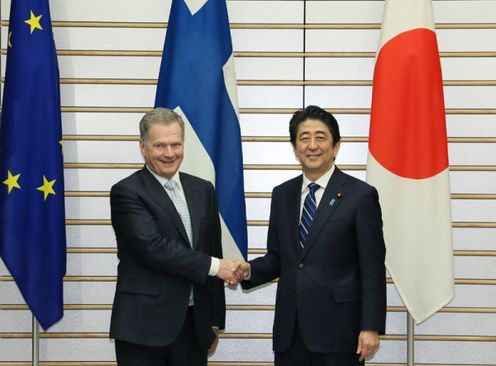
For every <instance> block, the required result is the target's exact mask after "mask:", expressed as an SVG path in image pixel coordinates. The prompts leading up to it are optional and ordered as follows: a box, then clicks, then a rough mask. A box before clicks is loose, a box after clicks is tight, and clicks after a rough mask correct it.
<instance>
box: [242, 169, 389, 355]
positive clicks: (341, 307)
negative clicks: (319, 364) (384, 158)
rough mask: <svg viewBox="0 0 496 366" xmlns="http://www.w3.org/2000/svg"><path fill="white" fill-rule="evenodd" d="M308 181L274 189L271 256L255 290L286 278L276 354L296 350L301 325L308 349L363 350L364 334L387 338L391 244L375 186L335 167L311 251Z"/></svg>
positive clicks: (255, 267) (279, 301)
mask: <svg viewBox="0 0 496 366" xmlns="http://www.w3.org/2000/svg"><path fill="white" fill-rule="evenodd" d="M302 181H303V180H302V176H301V175H300V176H298V177H296V178H294V179H291V180H289V181H287V182H285V183H283V184H281V185H279V186H277V187H275V188H274V190H273V192H272V203H271V211H270V222H269V231H268V238H267V254H266V255H265V256H263V257H260V258H257V259H255V260H253V261H251V262H250V264H251V277H250V280H249V281H244V282H243V283H242V285H243V287H244V288H251V287H254V286H258V285H260V284H263V283H266V282H268V281H271V280H274V279H275V278H278V277H279V282H278V287H277V294H276V310H275V319H274V337H273V343H274V350H275V351H276V352H285V351H287V350H288V348H289V346H290V343H291V338H292V335H293V329H294V325H295V324H296V321H298V325H299V328H300V333H301V335H302V338H303V341H304V343H305V345H306V347H307V348H308V349H310V350H311V351H313V352H319V353H332V352H355V351H356V348H357V343H358V335H359V333H360V331H361V330H375V331H378V332H379V333H381V334H383V333H384V331H385V319H386V280H385V279H386V277H385V276H386V275H385V265H384V260H385V245H384V239H383V233H382V217H381V209H380V206H379V200H378V194H377V191H376V190H375V188H373V187H372V186H370V185H368V184H367V183H365V182H363V181H361V180H358V179H356V178H354V177H352V176H350V175H348V174H345V173H343V172H341V171H340V170H339V169H337V168H336V169H335V171H334V173H333V174H332V176H331V178H330V180H329V183H328V185H327V187H326V189H325V192H324V195H323V197H322V200H321V201H320V204H319V206H318V209H317V213H316V217H315V218H314V222H313V224H312V226H311V229H310V233H309V237H308V239H307V243H306V245H305V248H304V249H301V248H300V246H299V239H298V228H299V218H300V199H301V189H302Z"/></svg>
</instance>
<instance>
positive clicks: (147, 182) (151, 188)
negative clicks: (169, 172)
mask: <svg viewBox="0 0 496 366" xmlns="http://www.w3.org/2000/svg"><path fill="white" fill-rule="evenodd" d="M141 173H142V174H141V176H142V178H143V185H144V186H145V192H147V194H148V195H149V196H150V197H151V198H152V199H153V200H154V201H155V202H157V204H158V205H159V206H160V207H161V208H162V209H163V210H164V211H165V213H166V214H167V216H169V217H170V219H171V220H172V222H173V223H174V225H175V226H176V227H177V229H178V230H179V232H180V234H181V236H182V237H183V239H184V240H186V242H187V243H189V239H188V235H187V234H186V229H185V228H184V225H183V222H182V220H181V217H180V216H179V214H178V213H177V210H176V207H175V206H174V203H172V200H171V199H170V197H169V195H168V194H167V192H165V188H164V187H162V186H161V185H160V183H159V181H158V180H157V179H156V178H155V177H154V176H153V175H152V173H150V171H149V170H148V168H147V167H144V168H143V169H142V170H141ZM181 182H182V180H181Z"/></svg>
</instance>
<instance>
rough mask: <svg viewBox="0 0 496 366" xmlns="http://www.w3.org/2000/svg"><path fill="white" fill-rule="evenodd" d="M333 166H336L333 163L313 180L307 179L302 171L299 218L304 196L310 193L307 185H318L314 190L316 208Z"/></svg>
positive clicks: (332, 171)
mask: <svg viewBox="0 0 496 366" xmlns="http://www.w3.org/2000/svg"><path fill="white" fill-rule="evenodd" d="M335 168H336V166H335V165H334V164H333V165H332V166H331V169H329V170H328V171H327V172H326V173H325V174H324V175H323V176H321V177H320V178H319V179H317V180H316V181H315V182H313V181H311V180H310V179H308V178H307V177H306V175H305V173H303V183H302V184H301V200H300V220H301V214H302V212H303V203H304V202H305V198H307V196H308V194H309V193H310V190H309V189H308V185H309V184H310V183H317V184H318V185H319V186H320V187H319V189H317V190H316V191H315V201H316V205H317V208H318V207H319V203H320V200H321V199H322V196H323V195H324V191H325V189H326V187H327V183H329V179H331V176H332V173H334V169H335Z"/></svg>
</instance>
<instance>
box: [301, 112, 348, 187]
mask: <svg viewBox="0 0 496 366" xmlns="http://www.w3.org/2000/svg"><path fill="white" fill-rule="evenodd" d="M339 147H340V143H339V142H338V143H336V144H334V140H333V138H332V135H331V132H330V131H329V128H328V127H327V125H326V124H325V123H323V122H321V121H319V120H317V119H306V120H305V121H303V122H301V123H300V124H299V125H298V130H297V132H296V141H295V145H294V152H295V155H296V157H297V158H298V160H299V161H300V163H301V165H302V168H303V172H304V173H305V176H306V177H307V178H308V179H310V180H312V181H316V180H317V179H319V178H320V177H321V176H322V175H324V174H325V173H326V172H327V171H328V170H329V169H330V168H331V167H332V164H333V163H334V159H335V158H336V155H337V154H338V151H339Z"/></svg>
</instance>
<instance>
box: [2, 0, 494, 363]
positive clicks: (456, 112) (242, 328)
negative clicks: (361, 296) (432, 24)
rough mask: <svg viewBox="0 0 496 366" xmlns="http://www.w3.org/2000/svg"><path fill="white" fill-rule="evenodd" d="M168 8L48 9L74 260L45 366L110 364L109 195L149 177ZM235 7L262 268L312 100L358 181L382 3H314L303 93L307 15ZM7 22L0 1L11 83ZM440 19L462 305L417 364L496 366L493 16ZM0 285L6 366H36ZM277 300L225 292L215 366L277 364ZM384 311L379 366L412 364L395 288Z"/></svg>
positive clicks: (26, 321) (55, 2) (442, 316)
mask: <svg viewBox="0 0 496 366" xmlns="http://www.w3.org/2000/svg"><path fill="white" fill-rule="evenodd" d="M169 6H170V0H169V1H167V0H143V1H136V0H106V1H99V0H71V1H69V0H51V9H52V18H53V20H54V21H55V23H54V32H55V41H56V44H57V48H58V50H59V55H60V56H59V64H60V69H61V77H62V104H63V129H64V135H65V144H64V156H65V161H66V171H65V174H66V191H67V192H66V196H67V199H66V210H67V214H66V216H67V219H68V226H67V234H68V246H69V249H68V269H67V279H66V282H65V303H66V312H65V316H64V318H63V320H62V321H61V322H60V323H59V324H57V325H56V326H54V327H52V328H51V329H50V331H49V332H48V333H47V334H44V335H43V336H44V338H43V339H42V341H41V358H42V360H46V361H72V362H73V363H69V364H66V363H64V365H80V363H77V361H93V363H90V364H89V365H104V363H102V362H103V361H108V362H111V361H114V353H113V344H112V343H111V342H110V341H109V340H108V339H107V330H108V324H109V315H110V307H111V302H112V298H113V292H114V286H115V277H114V276H115V274H116V264H117V259H116V255H115V238H114V235H113V232H112V229H111V227H110V225H109V224H110V223H109V218H110V209H109V204H108V190H109V188H110V186H111V185H112V184H113V183H115V182H116V181H117V180H119V179H121V178H122V177H124V176H127V175H129V174H130V173H131V172H132V171H134V170H136V169H137V168H138V167H139V166H140V164H141V163H142V160H141V157H140V154H139V150H138V145H137V142H136V139H137V136H136V135H137V133H138V128H137V122H138V120H139V118H140V116H141V115H142V113H143V111H145V110H146V109H147V108H150V107H151V106H152V105H153V101H154V93H155V82H156V77H157V75H158V68H159V64H160V57H161V52H162V47H163V41H164V36H165V22H166V21H167V18H168V9H169ZM228 7H229V15H230V20H231V23H232V36H233V43H234V50H235V56H236V58H235V61H236V68H237V76H238V80H239V81H238V93H239V103H240V108H241V122H240V123H241V129H242V134H243V138H244V142H243V150H244V161H245V164H246V167H245V189H246V197H247V201H246V202H247V210H248V212H247V216H248V220H249V221H248V224H249V229H248V230H249V246H250V257H255V256H257V255H260V254H261V253H263V250H264V248H265V236H266V231H267V227H266V220H267V219H268V211H269V201H270V195H269V193H270V191H271V189H272V187H273V186H274V185H276V184H278V183H280V182H282V181H284V180H286V179H288V178H290V177H293V176H295V175H296V174H298V170H297V166H296V161H295V159H294V156H293V154H292V152H291V147H290V145H289V142H287V122H288V119H289V116H290V114H291V113H292V111H293V110H294V109H296V108H300V107H301V106H302V104H303V95H304V94H305V101H306V103H307V104H319V105H321V106H322V107H325V108H329V109H331V110H333V111H334V112H335V113H336V117H337V118H338V121H339V122H340V125H341V129H342V135H343V136H344V141H345V142H344V143H343V146H342V148H341V152H340V155H339V158H338V161H337V163H338V165H339V166H341V167H342V168H343V169H344V170H346V171H347V172H349V173H351V174H353V175H355V176H357V177H359V178H362V179H363V178H364V176H365V170H364V169H365V164H366V157H367V135H368V122H369V108H370V98H371V79H372V72H373V65H374V55H375V50H376V48H377V44H378V40H379V33H380V29H379V28H380V22H381V19H382V10H383V1H374V0H369V1H335V0H334V1H324V0H322V1H308V2H307V4H306V23H307V25H308V26H307V29H306V32H305V33H306V35H305V37H306V42H305V43H306V51H307V54H306V55H307V57H306V60H305V67H306V68H305V76H306V80H307V81H306V87H305V88H304V87H303V83H302V81H301V80H302V79H303V64H304V62H303V58H302V54H301V52H303V50H304V49H303V47H304V42H303V39H304V31H303V26H302V24H303V21H304V20H303V14H304V3H303V2H302V1H298V0H293V1H290V0H287V1H267V0H264V1H261V0H258V1H248V0H246V1H245V0H229V1H228ZM9 8H10V2H9V1H1V13H2V29H1V41H2V43H1V44H2V59H1V66H2V76H3V75H4V69H5V44H6V42H5V40H6V34H7V28H6V26H7V20H8V13H9ZM434 16H435V20H436V23H438V30H437V34H438V40H439V47H440V51H441V56H442V66H443V74H444V79H445V98H446V108H447V116H448V117H447V119H448V133H449V137H450V145H449V153H450V164H451V166H452V169H451V182H452V191H453V201H452V202H453V221H454V240H455V242H454V245H455V250H456V251H455V276H456V279H457V281H456V283H457V284H456V298H455V300H454V301H453V302H452V303H451V304H450V305H449V306H448V307H446V308H445V309H443V310H442V311H441V312H440V313H438V314H437V315H435V316H433V317H432V318H431V319H429V320H427V321H426V322H425V323H423V324H422V325H421V326H419V327H417V328H416V332H417V334H418V335H419V336H421V339H419V340H418V342H417V343H416V360H417V362H418V363H429V364H430V363H439V364H445V365H455V364H474V365H475V364H477V365H489V364H496V356H495V355H494V350H495V349H496V348H495V347H496V149H495V146H496V144H495V143H496V41H495V40H496V1H475V0H473V1H455V0H452V1H449V0H446V1H434ZM0 276H2V277H0V366H2V365H5V366H6V365H12V362H14V361H28V360H30V357H31V356H30V349H31V346H30V342H31V340H30V339H29V338H28V337H29V336H30V333H29V332H30V331H31V316H30V313H29V311H27V310H25V307H24V306H23V305H22V304H23V301H22V298H21V296H20V294H19V292H18V290H17V289H16V287H15V285H14V283H13V282H12V281H11V279H10V278H9V277H8V273H7V271H6V269H5V267H4V266H3V264H0ZM275 286H276V285H275V284H273V285H270V286H267V287H264V288H262V289H260V290H257V291H255V292H252V293H250V294H249V295H247V294H244V293H243V292H242V291H241V290H236V291H233V290H227V298H228V317H227V329H226V335H225V337H224V339H222V340H221V343H220V345H219V348H218V351H217V353H216V355H215V356H214V357H213V358H212V363H213V364H215V365H218V364H223V365H224V364H229V362H230V361H243V362H247V363H248V364H249V365H251V364H253V365H256V364H257V362H266V363H269V364H270V363H271V362H272V359H273V357H272V351H271V339H270V333H271V328H272V319H273V304H274V297H275ZM388 305H389V313H388V323H387V332H388V335H387V336H386V337H384V340H383V342H382V345H381V349H380V351H379V352H378V353H377V355H376V356H375V357H374V358H373V359H372V360H371V361H370V363H371V364H389V365H396V364H398V363H404V362H405V360H406V342H405V334H406V313H405V309H404V307H403V304H402V302H401V299H400V298H399V296H398V294H397V292H396V290H395V288H394V285H393V284H389V285H388ZM100 361H101V362H100ZM16 365H17V364H16ZM85 365H86V364H85ZM105 365H106V364H105ZM243 365H246V363H243ZM264 365H266V364H264Z"/></svg>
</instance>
